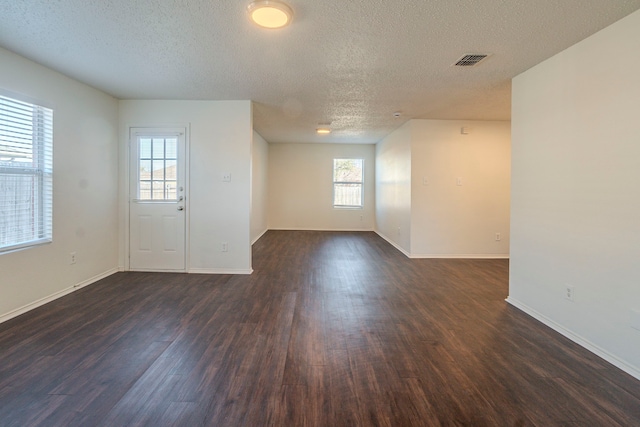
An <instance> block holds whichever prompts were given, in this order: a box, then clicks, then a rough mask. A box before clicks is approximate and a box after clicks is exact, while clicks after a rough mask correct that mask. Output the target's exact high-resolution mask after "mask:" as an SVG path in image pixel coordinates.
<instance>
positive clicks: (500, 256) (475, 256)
mask: <svg viewBox="0 0 640 427" xmlns="http://www.w3.org/2000/svg"><path fill="white" fill-rule="evenodd" d="M409 258H415V259H424V258H449V259H451V258H452V259H509V254H411V255H410V256H409Z"/></svg>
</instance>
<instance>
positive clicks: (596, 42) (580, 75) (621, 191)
mask: <svg viewBox="0 0 640 427" xmlns="http://www.w3.org/2000/svg"><path fill="white" fill-rule="evenodd" d="M637 52H640V12H635V13H633V14H631V15H630V16H628V17H626V18H624V19H622V20H621V21H619V22H617V23H615V24H613V25H612V26H610V27H608V28H606V29H604V30H602V31H600V32H599V33H597V34H595V35H593V36H592V37H589V38H588V39H586V40H584V41H582V42H580V43H578V44H577V45H575V46H573V47H571V48H569V49H567V50H565V51H564V52H561V53H560V54H558V55H556V56H554V57H553V58H551V59H549V60H547V61H545V62H543V63H541V64H539V65H538V66H536V67H534V68H532V69H530V70H528V71H526V72H525V73H523V74H521V75H519V76H517V77H516V78H515V79H514V81H513V107H512V108H513V129H512V131H513V144H512V145H513V146H512V150H513V156H512V165H513V179H512V195H511V201H512V211H511V272H510V285H509V301H510V302H511V303H513V304H515V305H517V306H519V307H521V308H523V309H524V310H525V311H527V312H529V313H530V314H532V315H534V316H536V317H538V318H539V319H541V320H543V321H544V322H545V323H547V324H548V325H550V326H552V327H554V328H556V329H557V330H559V331H561V332H562V333H564V334H565V335H567V336H569V337H571V338H573V339H574V340H576V341H577V342H579V343H581V344H582V345H585V346H586V347H587V348H589V349H591V350H592V351H594V352H596V353H597V354H600V355H601V356H603V357H605V358H606V359H608V360H609V361H611V362H612V363H614V364H616V365H618V366H619V367H622V368H623V369H625V370H627V372H630V373H632V374H633V375H635V376H636V377H638V378H640V330H638V329H634V328H632V318H633V310H635V311H638V312H640V188H639V186H638V183H639V182H640V136H639V135H640V133H639V131H638V119H639V118H640V101H639V100H640V80H639V79H638V69H639V68H640V56H638V55H637ZM567 285H571V286H574V287H575V300H574V301H573V302H572V301H569V300H567V299H565V298H564V292H565V289H566V286H567ZM635 322H636V327H638V328H640V313H638V315H637V319H636V320H635Z"/></svg>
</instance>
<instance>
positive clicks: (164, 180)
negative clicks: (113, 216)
mask: <svg viewBox="0 0 640 427" xmlns="http://www.w3.org/2000/svg"><path fill="white" fill-rule="evenodd" d="M138 141H139V144H140V146H139V150H140V151H139V156H138V157H139V170H140V172H139V175H138V199H139V200H155V201H162V200H167V201H169V200H176V199H177V176H178V175H177V159H178V157H177V156H178V138H177V137H148V138H145V137H141V138H139V139H138Z"/></svg>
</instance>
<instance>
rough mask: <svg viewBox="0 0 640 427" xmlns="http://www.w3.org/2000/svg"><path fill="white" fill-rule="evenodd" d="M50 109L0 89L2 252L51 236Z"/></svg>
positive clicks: (41, 240)
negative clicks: (6, 93)
mask: <svg viewBox="0 0 640 427" xmlns="http://www.w3.org/2000/svg"><path fill="white" fill-rule="evenodd" d="M52 151H53V111H52V110H50V109H48V108H45V107H42V106H40V105H35V104H31V103H28V102H23V101H19V100H16V99H12V98H9V97H6V96H2V95H0V252H8V251H12V250H16V249H21V248H25V247H28V246H33V245H38V244H42V243H47V242H51V239H52V231H51V229H52V192H53V153H52Z"/></svg>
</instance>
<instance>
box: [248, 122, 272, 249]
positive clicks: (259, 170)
mask: <svg viewBox="0 0 640 427" xmlns="http://www.w3.org/2000/svg"><path fill="white" fill-rule="evenodd" d="M268 178H269V144H268V143H267V141H265V140H264V138H263V137H262V136H260V134H259V133H258V132H256V131H255V130H254V131H253V142H252V145H251V243H252V244H253V243H255V241H256V240H258V239H259V238H260V237H261V236H262V235H263V234H264V233H265V232H266V231H267V227H268V222H267V202H268V200H269V199H268V197H267V196H268V193H267V191H268V182H269V179H268Z"/></svg>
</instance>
